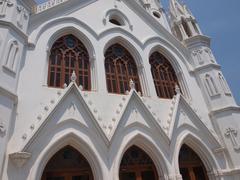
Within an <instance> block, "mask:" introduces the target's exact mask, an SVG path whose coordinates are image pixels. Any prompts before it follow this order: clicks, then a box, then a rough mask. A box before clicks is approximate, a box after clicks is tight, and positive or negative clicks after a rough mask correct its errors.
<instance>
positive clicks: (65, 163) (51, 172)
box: [42, 146, 93, 180]
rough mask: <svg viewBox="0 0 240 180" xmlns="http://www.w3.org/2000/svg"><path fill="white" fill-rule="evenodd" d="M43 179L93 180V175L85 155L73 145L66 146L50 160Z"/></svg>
mask: <svg viewBox="0 0 240 180" xmlns="http://www.w3.org/2000/svg"><path fill="white" fill-rule="evenodd" d="M42 180H93V175H92V170H91V167H90V165H89V163H88V162H87V160H86V159H85V158H84V157H83V155H82V154H81V153H79V152H78V151H77V150H76V149H74V148H73V147H71V146H66V147H64V148H63V149H61V150H60V151H58V152H57V153H56V154H55V155H54V156H53V157H52V158H51V159H50V160H49V162H48V163H47V165H46V167H45V169H44V172H43V175H42Z"/></svg>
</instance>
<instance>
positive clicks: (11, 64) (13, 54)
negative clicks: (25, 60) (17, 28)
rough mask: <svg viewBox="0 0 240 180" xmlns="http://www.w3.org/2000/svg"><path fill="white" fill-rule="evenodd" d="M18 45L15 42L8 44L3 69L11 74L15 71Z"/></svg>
mask: <svg viewBox="0 0 240 180" xmlns="http://www.w3.org/2000/svg"><path fill="white" fill-rule="evenodd" d="M18 56H19V45H18V42H17V41H16V40H13V41H10V42H9V43H8V50H7V54H6V61H5V67H6V68H8V69H9V70H11V71H12V72H15V71H16V65H17V59H18V58H19V57H18Z"/></svg>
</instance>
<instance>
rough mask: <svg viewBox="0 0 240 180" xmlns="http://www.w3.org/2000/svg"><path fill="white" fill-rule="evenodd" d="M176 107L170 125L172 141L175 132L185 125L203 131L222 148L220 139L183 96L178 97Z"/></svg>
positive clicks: (169, 134) (169, 133)
mask: <svg viewBox="0 0 240 180" xmlns="http://www.w3.org/2000/svg"><path fill="white" fill-rule="evenodd" d="M175 99H176V102H175V106H174V107H172V108H173V109H172V117H171V120H170V122H171V123H170V125H169V132H168V136H169V138H170V139H172V137H173V134H174V131H176V130H177V129H178V128H180V127H181V126H184V125H188V126H191V127H193V128H194V129H198V130H201V131H202V133H204V134H205V135H207V136H208V137H209V138H210V139H211V140H212V142H214V143H215V144H218V145H219V147H221V144H220V142H219V140H218V137H217V135H216V134H214V132H211V131H210V129H208V127H207V126H206V125H205V124H204V123H203V122H202V120H201V119H200V118H199V116H198V115H197V114H196V112H195V111H194V110H193V109H192V108H191V106H190V105H189V104H188V103H187V101H186V100H185V99H184V97H183V96H182V95H181V94H177V95H176V98H175Z"/></svg>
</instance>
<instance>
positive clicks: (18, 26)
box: [0, 0, 35, 178]
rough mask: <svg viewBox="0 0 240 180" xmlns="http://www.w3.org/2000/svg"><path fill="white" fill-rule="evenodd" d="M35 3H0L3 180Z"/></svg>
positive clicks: (28, 0) (0, 155)
mask: <svg viewBox="0 0 240 180" xmlns="http://www.w3.org/2000/svg"><path fill="white" fill-rule="evenodd" d="M34 5H35V2H34V1H33V0H1V1H0V24H1V27H0V32H1V34H0V54H1V59H0V147H1V148H0V178H1V174H2V168H3V167H2V165H3V164H4V163H3V162H4V159H5V152H6V147H7V142H8V140H9V138H10V136H11V134H10V133H11V132H12V131H13V129H12V128H14V122H15V117H16V106H17V102H18V96H17V87H18V78H19V72H20V69H21V66H22V63H23V62H22V59H23V58H24V54H25V51H26V47H27V44H28V42H27V41H28V36H27V27H28V20H29V16H30V14H31V10H32V7H33V6H34Z"/></svg>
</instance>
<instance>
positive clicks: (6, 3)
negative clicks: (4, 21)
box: [0, 0, 13, 16]
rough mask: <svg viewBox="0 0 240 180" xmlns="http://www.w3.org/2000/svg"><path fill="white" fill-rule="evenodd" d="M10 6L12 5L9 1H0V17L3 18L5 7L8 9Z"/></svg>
mask: <svg viewBox="0 0 240 180" xmlns="http://www.w3.org/2000/svg"><path fill="white" fill-rule="evenodd" d="M12 5H13V3H12V2H11V0H0V16H5V15H6V9H7V7H10V6H12Z"/></svg>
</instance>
